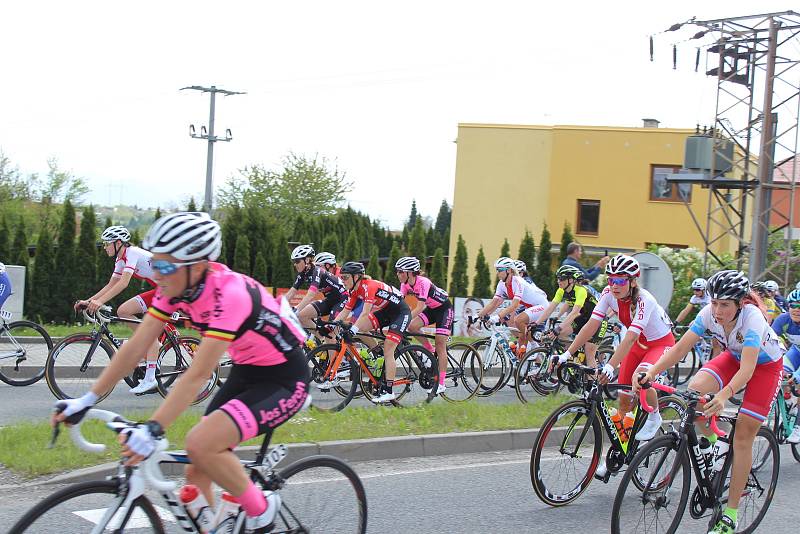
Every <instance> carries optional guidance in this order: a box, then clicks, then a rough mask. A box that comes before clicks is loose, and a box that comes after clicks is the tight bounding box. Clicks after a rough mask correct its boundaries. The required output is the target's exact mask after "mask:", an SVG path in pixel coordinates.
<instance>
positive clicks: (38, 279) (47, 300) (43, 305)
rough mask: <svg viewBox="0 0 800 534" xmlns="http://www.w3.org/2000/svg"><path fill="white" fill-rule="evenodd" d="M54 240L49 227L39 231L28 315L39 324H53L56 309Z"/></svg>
mask: <svg viewBox="0 0 800 534" xmlns="http://www.w3.org/2000/svg"><path fill="white" fill-rule="evenodd" d="M54 256H55V255H54V250H53V238H52V237H51V236H50V230H49V229H48V228H47V225H46V224H45V225H42V227H41V228H40V229H39V239H38V240H37V242H36V256H35V258H34V262H33V274H32V275H31V291H30V304H29V305H28V313H29V315H30V316H31V317H34V318H36V320H37V321H39V322H47V323H49V322H51V321H52V320H53V319H54V317H55V313H54V310H55V308H54V307H53V306H52V298H53V289H54V286H55V283H54V282H55V281H56V279H55V276H54V275H55V273H56V271H55V258H54Z"/></svg>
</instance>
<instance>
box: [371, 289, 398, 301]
mask: <svg viewBox="0 0 800 534" xmlns="http://www.w3.org/2000/svg"><path fill="white" fill-rule="evenodd" d="M375 296H376V297H378V298H379V299H383V300H388V301H389V302H391V303H392V304H400V301H401V300H402V298H401V297H400V295H397V294H396V293H394V292H393V291H387V290H386V289H379V290H378V291H376V292H375Z"/></svg>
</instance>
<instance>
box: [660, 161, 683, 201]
mask: <svg viewBox="0 0 800 534" xmlns="http://www.w3.org/2000/svg"><path fill="white" fill-rule="evenodd" d="M680 168H681V167H680V166H678V165H650V200H659V201H662V202H691V201H692V184H673V183H669V182H667V177H668V176H670V175H671V174H677V171H678V170H680Z"/></svg>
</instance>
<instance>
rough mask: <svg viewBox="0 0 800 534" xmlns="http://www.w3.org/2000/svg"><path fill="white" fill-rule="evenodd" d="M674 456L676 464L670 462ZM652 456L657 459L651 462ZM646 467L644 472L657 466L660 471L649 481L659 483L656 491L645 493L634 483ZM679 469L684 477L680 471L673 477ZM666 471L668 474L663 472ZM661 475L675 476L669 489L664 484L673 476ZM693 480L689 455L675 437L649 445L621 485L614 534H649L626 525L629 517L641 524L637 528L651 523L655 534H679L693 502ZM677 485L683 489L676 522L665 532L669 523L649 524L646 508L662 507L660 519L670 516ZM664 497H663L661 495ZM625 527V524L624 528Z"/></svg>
mask: <svg viewBox="0 0 800 534" xmlns="http://www.w3.org/2000/svg"><path fill="white" fill-rule="evenodd" d="M671 452H672V453H674V454H675V459H674V460H673V461H670V459H669V454H670V453H671ZM651 455H654V458H651ZM643 464H644V469H649V468H650V467H651V466H655V468H656V474H655V475H654V476H653V475H651V477H648V480H649V478H653V479H654V481H655V480H656V479H657V480H658V482H657V483H656V488H655V489H654V490H651V491H643V490H642V489H639V487H638V484H636V483H632V479H633V477H634V475H637V476H640V474H641V471H640V470H639V469H640V468H641V467H643ZM676 465H678V467H677V469H678V470H681V471H682V473H680V474H679V473H678V472H677V471H675V473H672V471H673V469H675V466H676ZM662 468H663V469H664V471H662ZM661 472H664V473H667V474H669V473H671V474H672V475H673V476H671V477H669V478H668V480H669V481H670V484H669V485H666V486H665V484H664V482H663V480H665V479H667V477H668V476H669V475H665V476H660V475H659V473H661ZM691 480H692V473H691V466H690V462H689V454H688V451H687V449H686V447H681V442H679V441H678V440H677V438H676V436H675V435H672V434H669V435H664V436H659V437H657V438H654V439H653V440H651V441H649V442H648V443H647V444H646V445H645V446H644V447H642V449H641V450H640V451H639V452H638V453H636V456H634V458H633V461H632V462H631V464H630V465H629V466H628V469H627V470H626V471H625V474H624V475H623V477H622V480H621V481H620V483H619V487H618V488H617V494H616V496H615V497H614V505H613V507H612V509H611V532H612V534H622V533H624V534H631V533H634V532H636V533H638V532H648V531H646V530H640V529H634V528H632V527H631V526H630V525H628V524H627V523H628V522H627V521H624V519H625V518H627V517H629V516H631V517H632V518H633V519H632V520H631V521H632V522H635V520H636V518H638V519H639V521H638V523H637V524H641V523H642V522H645V523H649V524H651V525H653V524H656V528H657V530H655V531H654V532H659V533H664V534H674V533H675V532H676V531H677V530H678V526H679V525H680V522H681V519H682V518H683V514H684V513H685V512H686V503H687V502H688V500H689V488H690V485H691ZM677 481H680V482H681V483H682V485H681V488H680V498H679V499H678V501H677V506H676V507H675V515H674V517H673V518H672V521H671V522H670V523H669V526H668V527H667V528H666V529H664V524H665V522H663V521H658V519H656V520H649V519H647V518H646V514H645V512H644V507H646V506H648V505H652V504H654V505H655V506H659V507H660V508H658V511H657V512H656V515H658V513H660V512H661V511H662V510H663V511H665V513H667V505H669V504H671V503H672V502H673V501H674V499H671V500H670V499H669V498H668V497H667V494H668V493H669V492H670V490H671V488H672V485H673V484H674V483H675V482H677ZM645 485H646V484H645ZM649 493H652V494H653V495H652V496H650V495H647V494H649ZM662 493H663V495H661V494H662ZM653 501H655V502H653ZM637 505H638V506H640V507H642V510H639V508H637ZM626 512H628V513H626ZM621 523H625V524H624V525H621Z"/></svg>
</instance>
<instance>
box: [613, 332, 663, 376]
mask: <svg viewBox="0 0 800 534" xmlns="http://www.w3.org/2000/svg"><path fill="white" fill-rule="evenodd" d="M673 345H675V337H674V336H673V335H672V332H670V333H669V334H667V335H666V336H664V337H662V338H659V339H654V340H653V341H646V340H645V339H644V337H643V336H639V339H637V340H636V342H635V343H634V344H633V347H631V350H630V352H628V354H627V356H625V358H624V359H623V360H622V364H621V365H620V366H619V378H617V382H618V383H620V384H627V385H631V383H632V379H633V374H634V373H635V372H636V369H638V368H639V367H642V368H645V369H647V368H648V367H650V366H652V365H653V364H654V363H656V362H657V361H658V359H659V358H661V356H663V355H664V353H665V352H667V349H669V348H670V347H672V346H673Z"/></svg>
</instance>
